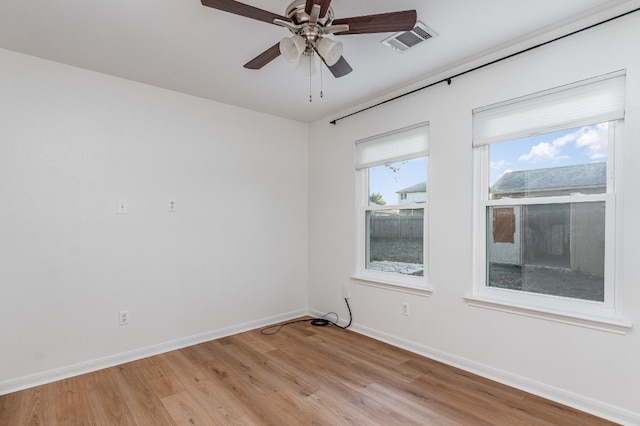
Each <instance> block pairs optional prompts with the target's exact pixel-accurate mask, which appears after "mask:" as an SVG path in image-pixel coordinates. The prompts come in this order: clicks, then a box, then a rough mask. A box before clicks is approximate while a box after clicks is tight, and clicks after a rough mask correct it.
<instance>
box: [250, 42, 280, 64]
mask: <svg viewBox="0 0 640 426" xmlns="http://www.w3.org/2000/svg"><path fill="white" fill-rule="evenodd" d="M278 56H280V43H276V44H274V45H273V46H271V47H270V48H268V49H267V50H265V51H264V52H262V53H261V54H259V55H258V56H256V57H255V58H253V59H252V60H250V61H249V62H247V63H246V64H244V67H245V68H248V69H250V70H259V69H260V68H262V67H264V66H265V65H267V64H268V63H269V62H271V61H273V60H274V59H275V58H277V57H278Z"/></svg>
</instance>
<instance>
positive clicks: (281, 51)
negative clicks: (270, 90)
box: [201, 0, 417, 78]
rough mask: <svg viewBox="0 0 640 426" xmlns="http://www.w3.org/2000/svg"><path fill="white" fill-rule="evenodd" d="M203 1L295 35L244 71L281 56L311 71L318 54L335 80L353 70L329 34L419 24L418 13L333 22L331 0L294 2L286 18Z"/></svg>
mask: <svg viewBox="0 0 640 426" xmlns="http://www.w3.org/2000/svg"><path fill="white" fill-rule="evenodd" d="M201 2H202V4H203V5H204V6H207V7H211V8H214V9H217V10H222V11H224V12H228V13H233V14H236V15H240V16H244V17H247V18H251V19H255V20H258V21H262V22H266V23H270V24H274V25H278V26H281V27H285V28H287V29H288V30H289V31H290V32H291V33H292V34H293V36H292V37H286V38H285V39H283V40H282V41H281V42H280V43H279V44H276V45H275V46H272V47H270V48H269V49H267V50H265V51H264V52H262V53H261V54H260V55H258V56H256V57H255V58H254V59H252V60H251V61H249V62H247V63H246V64H245V65H244V67H245V68H249V69H261V68H262V67H264V66H265V65H267V64H268V63H270V62H271V61H273V60H274V59H276V58H277V57H278V56H280V55H282V56H283V57H284V58H285V59H286V60H287V61H289V62H292V63H296V62H297V64H298V65H297V66H296V68H299V67H302V68H304V67H306V66H307V65H301V63H302V62H305V63H308V66H309V68H308V69H309V72H311V71H312V69H311V68H312V67H315V64H314V61H313V56H314V53H318V56H319V57H320V58H321V59H322V62H324V64H325V65H326V66H327V68H328V69H329V71H331V73H332V74H333V76H334V77H336V78H339V77H343V76H345V75H347V74H349V73H350V72H351V71H353V69H352V68H351V66H350V65H349V63H348V62H347V61H346V60H345V59H344V57H343V56H342V52H343V45H342V43H341V42H338V41H334V40H331V39H328V38H326V37H325V36H326V35H328V34H335V35H336V36H341V35H349V34H372V33H386V32H391V33H392V32H399V31H409V30H411V29H413V27H414V25H415V24H416V21H417V14H416V11H415V10H404V11H399V12H388V13H380V14H376V15H364V16H355V17H351V18H341V19H334V13H333V8H332V7H331V0H295V1H293V2H292V3H291V4H289V6H288V7H287V9H286V11H285V16H281V15H278V14H275V13H272V12H269V11H266V10H263V9H260V8H257V7H255V6H251V5H248V4H244V3H240V2H238V1H235V0H201ZM285 40H286V41H285ZM301 45H303V46H304V50H301Z"/></svg>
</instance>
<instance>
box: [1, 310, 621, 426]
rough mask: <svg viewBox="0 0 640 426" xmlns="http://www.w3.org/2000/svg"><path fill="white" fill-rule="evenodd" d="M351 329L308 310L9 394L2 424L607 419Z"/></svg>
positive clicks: (502, 422) (601, 422)
mask: <svg viewBox="0 0 640 426" xmlns="http://www.w3.org/2000/svg"><path fill="white" fill-rule="evenodd" d="M604 424H611V423H608V422H606V421H604V420H602V419H598V418H596V417H593V416H590V415H587V414H584V413H581V412H579V411H576V410H574V409H571V408H568V407H565V406H562V405H560V404H557V403H554V402H551V401H548V400H545V399H542V398H539V397H536V396H533V395H530V394H527V393H524V392H521V391H518V390H515V389H512V388H509V387H507V386H504V385H500V384H498V383H495V382H492V381H490V380H487V379H484V378H481V377H478V376H475V375H473V374H470V373H467V372H464V371H461V370H458V369H455V368H452V367H449V366H446V365H444V364H441V363H438V362H435V361H432V360H429V359H427V358H424V357H421V356H419V355H416V354H413V353H410V352H407V351H404V350H401V349H398V348H395V347H393V346H390V345H387V344H384V343H381V342H378V341H376V340H373V339H370V338H367V337H364V336H362V335H359V334H357V333H354V332H350V331H348V330H341V329H339V328H336V327H313V326H311V324H310V323H308V322H300V323H296V324H291V325H288V326H286V327H284V328H283V329H282V330H281V331H280V332H279V333H278V334H275V335H271V336H265V335H262V334H261V333H260V330H254V331H249V332H246V333H242V334H238V335H235V336H231V337H226V338H223V339H219V340H215V341H211V342H207V343H203V344H200V345H196V346H192V347H188V348H185V349H181V350H177V351H173V352H169V353H166V354H162V355H158V356H154V357H150V358H146V359H143V360H139V361H135V362H131V363H128V364H124V365H120V366H117V367H113V368H109V369H105V370H101V371H97V372H94V373H89V374H85V375H82V376H78V377H74V378H71V379H66V380H61V381H59V382H55V383H51V384H48V385H43V386H38V387H35V388H32V389H27V390H24V391H20V392H15V393H12V394H8V395H4V396H0V425H2V426H5V425H12V426H13V425H65V426H66V425H144V426H147V425H149V426H152V425H153V426H156V425H277V426H286V425H604Z"/></svg>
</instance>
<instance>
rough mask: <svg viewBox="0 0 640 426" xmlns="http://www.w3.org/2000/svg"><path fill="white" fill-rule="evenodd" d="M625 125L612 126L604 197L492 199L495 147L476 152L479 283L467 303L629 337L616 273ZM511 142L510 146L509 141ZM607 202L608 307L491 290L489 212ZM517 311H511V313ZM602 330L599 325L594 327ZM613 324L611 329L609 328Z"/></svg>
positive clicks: (476, 276)
mask: <svg viewBox="0 0 640 426" xmlns="http://www.w3.org/2000/svg"><path fill="white" fill-rule="evenodd" d="M623 128H624V122H623V120H615V121H610V122H609V144H608V151H609V152H608V159H607V190H606V193H601V194H576V195H561V196H548V197H529V198H499V199H493V200H491V199H489V187H490V183H489V182H490V181H489V175H490V167H489V149H490V144H487V145H482V146H478V147H475V148H474V170H475V188H474V193H475V197H474V198H475V202H474V210H475V211H474V238H475V241H476V242H475V244H474V248H475V249H474V253H475V255H474V283H473V295H472V297H468V298H467V301H468V302H470V303H471V304H472V305H477V306H482V307H493V308H496V309H499V310H507V311H510V312H515V313H520V314H524V315H529V316H536V317H541V315H542V317H543V318H545V319H554V320H559V321H561V322H569V323H574V322H575V321H571V320H567V319H568V318H571V317H573V318H577V319H582V320H586V322H585V321H579V325H585V324H586V326H588V327H591V328H598V329H605V330H606V331H614V332H620V331H622V332H626V330H627V329H628V327H630V325H629V324H626V323H622V322H621V321H620V320H621V318H622V311H621V305H622V303H621V298H620V294H621V292H620V289H619V284H618V280H617V279H616V278H617V277H616V271H617V270H619V267H618V265H617V264H616V263H617V261H618V260H617V257H616V255H615V253H616V252H619V250H620V247H619V241H618V240H620V239H619V238H617V236H618V235H621V223H622V222H621V220H620V218H619V214H618V212H619V211H620V210H621V209H620V206H619V204H620V202H621V201H620V200H621V197H620V196H619V194H618V192H619V190H620V187H621V176H620V168H619V167H617V164H619V163H620V160H621V149H620V146H621V145H622V135H623ZM507 142H508V141H507ZM595 201H603V202H604V203H605V254H604V256H605V259H604V265H605V274H604V286H605V288H604V294H605V296H604V302H598V301H589V300H582V299H573V298H568V297H562V296H555V295H546V294H538V293H529V292H525V291H519V290H511V289H504V288H498V287H489V286H488V285H487V241H488V239H489V238H490V235H489V232H490V229H489V227H488V226H487V214H488V213H487V211H488V207H503V206H504V207H511V206H524V205H548V204H574V203H587V202H595ZM509 308H511V309H509ZM545 313H546V314H547V315H544V314H545ZM594 324H596V325H594ZM606 324H609V326H610V327H609V326H606Z"/></svg>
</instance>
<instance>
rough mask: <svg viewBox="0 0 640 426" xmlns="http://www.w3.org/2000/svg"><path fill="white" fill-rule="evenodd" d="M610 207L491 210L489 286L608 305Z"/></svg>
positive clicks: (540, 206)
mask: <svg viewBox="0 0 640 426" xmlns="http://www.w3.org/2000/svg"><path fill="white" fill-rule="evenodd" d="M604 246H605V203H604V202H603V201H598V202H583V203H570V204H569V203H564V204H536V205H524V206H522V205H520V206H519V205H514V206H500V207H487V278H488V279H487V282H488V286H489V287H497V288H505V289H511V290H519V291H525V292H530V293H542V294H550V295H554V296H562V297H569V298H574V299H583V300H592V301H598V302H602V301H604Z"/></svg>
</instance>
